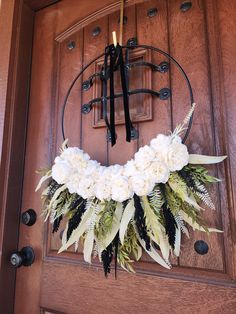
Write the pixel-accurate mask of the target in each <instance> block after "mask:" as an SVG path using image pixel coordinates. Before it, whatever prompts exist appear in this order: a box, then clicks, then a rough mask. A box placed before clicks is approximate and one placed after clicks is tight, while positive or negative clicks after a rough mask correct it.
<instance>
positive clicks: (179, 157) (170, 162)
mask: <svg viewBox="0 0 236 314" xmlns="http://www.w3.org/2000/svg"><path fill="white" fill-rule="evenodd" d="M165 161H166V164H167V166H168V168H169V170H170V171H176V170H181V169H182V168H183V167H184V166H186V165H187V164H188V161H189V154H188V149H187V146H186V145H184V144H180V143H172V144H171V145H170V146H169V149H168V152H167V154H166V156H165Z"/></svg>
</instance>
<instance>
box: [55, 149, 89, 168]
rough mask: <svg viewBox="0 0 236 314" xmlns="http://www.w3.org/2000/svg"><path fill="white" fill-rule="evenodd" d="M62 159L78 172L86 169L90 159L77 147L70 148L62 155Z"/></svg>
mask: <svg viewBox="0 0 236 314" xmlns="http://www.w3.org/2000/svg"><path fill="white" fill-rule="evenodd" d="M61 158H62V159H64V160H66V161H68V162H70V164H71V165H72V166H73V167H74V168H75V169H78V170H81V169H85V168H86V167H87V162H88V161H89V159H90V157H89V155H88V154H86V153H84V152H83V151H82V150H81V149H79V148H77V147H68V148H66V149H65V150H64V151H63V153H62V154H61Z"/></svg>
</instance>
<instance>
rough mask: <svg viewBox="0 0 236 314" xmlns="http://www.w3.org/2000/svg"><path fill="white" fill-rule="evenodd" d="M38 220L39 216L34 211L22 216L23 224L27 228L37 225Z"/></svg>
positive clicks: (30, 210) (31, 210)
mask: <svg viewBox="0 0 236 314" xmlns="http://www.w3.org/2000/svg"><path fill="white" fill-rule="evenodd" d="M36 219H37V214H36V212H35V211H34V210H33V209H28V210H27V211H25V212H24V213H22V214H21V222H22V223H23V224H24V225H26V226H32V225H33V224H35V222H36Z"/></svg>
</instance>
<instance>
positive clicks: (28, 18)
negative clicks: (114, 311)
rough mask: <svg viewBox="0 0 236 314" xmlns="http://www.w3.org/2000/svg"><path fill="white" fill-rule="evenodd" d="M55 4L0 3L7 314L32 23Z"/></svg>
mask: <svg viewBox="0 0 236 314" xmlns="http://www.w3.org/2000/svg"><path fill="white" fill-rule="evenodd" d="M59 1H60V0H59ZM56 2H58V0H12V1H9V0H1V4H0V42H1V58H0V156H1V159H0V162H1V163H0V191H1V193H0V278H1V281H0V304H1V310H2V312H3V313H6V314H7V313H13V312H14V291H15V276H16V271H15V269H14V268H13V267H11V266H10V263H9V254H10V252H11V251H13V250H15V249H16V248H17V247H18V236H19V234H18V233H19V222H20V209H21V208H20V207H21V194H22V183H23V175H24V155H25V142H26V127H27V115H28V102H29V86H30V72H31V54H32V43H33V30H34V18H35V12H36V11H38V10H40V9H43V8H45V7H47V6H49V5H52V4H54V3H56Z"/></svg>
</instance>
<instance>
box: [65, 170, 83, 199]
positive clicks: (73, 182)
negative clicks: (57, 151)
mask: <svg viewBox="0 0 236 314" xmlns="http://www.w3.org/2000/svg"><path fill="white" fill-rule="evenodd" d="M81 179H82V176H81V174H80V173H79V172H78V171H75V172H73V173H72V174H71V175H70V178H69V180H68V182H67V183H66V187H67V188H68V190H69V192H70V193H71V194H72V193H77V194H78V191H79V183H80V181H81Z"/></svg>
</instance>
